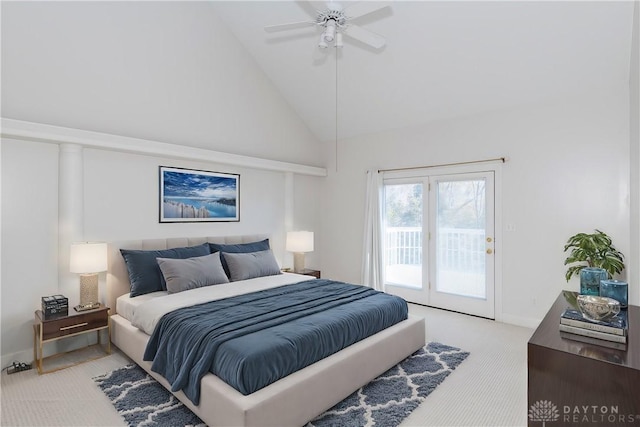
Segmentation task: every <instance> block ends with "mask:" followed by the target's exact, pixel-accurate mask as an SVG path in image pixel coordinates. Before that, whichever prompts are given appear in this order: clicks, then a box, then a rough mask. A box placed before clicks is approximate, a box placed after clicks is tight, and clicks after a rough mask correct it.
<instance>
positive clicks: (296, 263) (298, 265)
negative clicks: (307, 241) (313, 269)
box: [293, 252, 304, 273]
mask: <svg viewBox="0 0 640 427" xmlns="http://www.w3.org/2000/svg"><path fill="white" fill-rule="evenodd" d="M302 270H304V252H294V253H293V272H294V273H300V272H301V271H302Z"/></svg>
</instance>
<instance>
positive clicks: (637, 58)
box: [629, 2, 640, 305]
mask: <svg viewBox="0 0 640 427" xmlns="http://www.w3.org/2000/svg"><path fill="white" fill-rule="evenodd" d="M634 7H635V9H634V13H633V36H632V43H631V63H630V66H629V94H630V96H629V142H630V164H631V171H630V172H631V174H630V178H631V197H630V199H631V233H630V234H631V250H630V260H631V263H632V264H631V269H630V272H629V273H630V274H629V281H630V283H632V284H635V285H636V286H633V287H632V288H631V290H630V292H629V301H630V302H631V303H632V304H636V305H640V105H639V104H640V54H639V52H640V41H639V39H640V22H639V21H640V3H638V2H636V3H635V5H634Z"/></svg>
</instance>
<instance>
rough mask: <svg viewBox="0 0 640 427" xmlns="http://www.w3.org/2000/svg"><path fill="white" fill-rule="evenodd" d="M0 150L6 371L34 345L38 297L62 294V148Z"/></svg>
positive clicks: (32, 145)
mask: <svg viewBox="0 0 640 427" xmlns="http://www.w3.org/2000/svg"><path fill="white" fill-rule="evenodd" d="M0 150H1V151H2V169H1V171H2V190H1V191H2V234H1V239H2V276H1V278H0V280H1V283H2V288H1V290H0V299H1V308H2V311H1V314H2V317H1V318H0V324H1V327H2V329H1V333H0V336H1V337H2V346H1V350H2V355H3V357H2V367H5V366H6V364H7V363H10V362H12V361H13V360H16V359H17V360H20V361H23V362H26V361H29V360H31V359H24V358H22V355H18V354H16V353H20V352H21V351H23V350H26V349H30V348H31V346H32V345H33V344H32V342H33V332H32V331H33V330H32V327H31V325H32V324H33V316H34V311H35V310H36V309H38V308H39V305H40V297H42V296H45V295H53V294H55V293H57V291H58V146H57V145H53V144H44V143H38V142H25V141H8V140H3V141H2V142H1V143H0Z"/></svg>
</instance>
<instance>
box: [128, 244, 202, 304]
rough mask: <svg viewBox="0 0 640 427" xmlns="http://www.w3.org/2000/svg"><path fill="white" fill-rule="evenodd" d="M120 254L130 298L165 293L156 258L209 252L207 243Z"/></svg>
mask: <svg viewBox="0 0 640 427" xmlns="http://www.w3.org/2000/svg"><path fill="white" fill-rule="evenodd" d="M120 253H121V254H122V257H123V258H124V262H125V263H126V264H127V270H128V271H129V282H131V296H132V297H137V296H138V295H144V294H148V293H151V292H156V291H166V290H167V284H166V283H165V281H164V277H162V271H160V267H158V262H157V261H156V258H174V259H175V258H180V259H184V258H192V257H196V256H203V255H209V254H210V253H211V250H210V249H209V245H208V244H207V243H203V244H202V245H198V246H187V247H184V248H173V249H164V250H160V251H140V250H132V249H120Z"/></svg>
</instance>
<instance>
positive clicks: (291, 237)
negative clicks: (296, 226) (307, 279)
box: [286, 231, 313, 273]
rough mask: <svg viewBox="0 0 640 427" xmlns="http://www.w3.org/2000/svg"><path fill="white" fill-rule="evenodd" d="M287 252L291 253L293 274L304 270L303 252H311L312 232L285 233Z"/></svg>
mask: <svg viewBox="0 0 640 427" xmlns="http://www.w3.org/2000/svg"><path fill="white" fill-rule="evenodd" d="M286 246H287V251H289V252H293V271H294V272H295V273H299V272H302V271H303V270H304V254H305V252H313V232H312V231H289V232H287V245H286Z"/></svg>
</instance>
